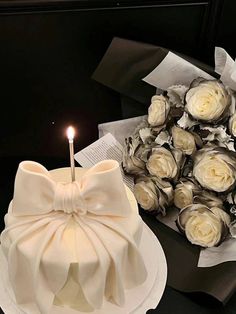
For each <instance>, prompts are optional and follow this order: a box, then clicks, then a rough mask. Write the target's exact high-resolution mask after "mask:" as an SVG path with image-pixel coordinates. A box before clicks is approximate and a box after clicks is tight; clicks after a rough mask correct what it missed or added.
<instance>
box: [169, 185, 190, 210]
mask: <svg viewBox="0 0 236 314" xmlns="http://www.w3.org/2000/svg"><path fill="white" fill-rule="evenodd" d="M192 203H193V187H192V185H191V184H190V183H188V182H183V183H182V182H181V183H179V184H177V185H176V188H175V190H174V204H175V206H176V207H178V208H179V209H182V208H184V207H186V206H188V205H190V204H192Z"/></svg>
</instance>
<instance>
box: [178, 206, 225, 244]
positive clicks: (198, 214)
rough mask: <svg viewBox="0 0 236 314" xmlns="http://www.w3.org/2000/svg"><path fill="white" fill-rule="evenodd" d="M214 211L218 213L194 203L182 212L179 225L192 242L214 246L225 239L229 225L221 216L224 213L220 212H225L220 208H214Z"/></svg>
mask: <svg viewBox="0 0 236 314" xmlns="http://www.w3.org/2000/svg"><path fill="white" fill-rule="evenodd" d="M214 211H215V213H216V214H215V213H214V212H213V210H212V209H211V208H208V207H207V206H204V205H202V204H193V205H190V206H189V207H188V208H187V209H183V210H182V211H181V212H180V214H179V217H178V219H177V225H178V227H179V228H180V230H181V231H183V232H184V233H185V235H186V237H187V239H188V240H189V241H190V242H191V243H192V244H196V245H200V246H202V247H212V246H216V245H218V244H220V242H221V241H222V240H223V236H225V235H226V232H228V227H227V225H226V224H225V223H224V221H223V220H222V218H221V214H222V217H223V216H224V213H221V214H219V213H220V212H223V210H222V209H220V208H217V209H216V208H214ZM225 214H226V213H225ZM226 215H227V214H226Z"/></svg>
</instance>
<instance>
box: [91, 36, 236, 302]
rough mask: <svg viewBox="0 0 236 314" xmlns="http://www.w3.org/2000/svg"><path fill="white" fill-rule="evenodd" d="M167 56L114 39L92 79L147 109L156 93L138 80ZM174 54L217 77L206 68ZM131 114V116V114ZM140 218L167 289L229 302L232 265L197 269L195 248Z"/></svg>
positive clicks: (234, 280)
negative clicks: (152, 238)
mask: <svg viewBox="0 0 236 314" xmlns="http://www.w3.org/2000/svg"><path fill="white" fill-rule="evenodd" d="M167 53H168V50H167V49H165V48H162V47H157V46H153V45H149V44H145V43H139V42H135V41H131V40H127V39H121V38H114V39H113V41H112V43H111V45H110V46H109V48H108V50H107V52H106V53H105V55H104V57H103V59H102V60H101V62H100V64H99V65H98V67H97V69H96V70H95V72H94V74H93V76H92V78H93V79H95V80H96V81H97V82H99V83H101V84H103V85H105V86H107V87H109V88H111V89H113V90H115V91H116V92H118V93H120V94H121V96H122V97H124V96H125V97H128V98H130V99H133V100H134V101H137V102H138V103H142V104H144V105H146V106H147V105H148V104H149V103H150V98H151V96H153V95H154V94H155V93H156V88H155V87H153V86H150V85H148V84H147V83H145V82H144V81H142V78H144V77H145V76H146V75H147V74H149V73H150V72H151V71H152V70H153V69H154V68H155V67H156V66H157V65H158V64H159V63H160V62H161V61H162V60H163V59H164V58H165V56H166V55H167ZM175 53H176V52H175ZM177 54H178V55H179V56H181V57H182V58H184V59H186V60H187V61H190V62H191V63H193V64H194V65H196V66H198V67H199V68H201V69H202V70H204V71H206V72H208V73H209V74H211V75H213V76H215V77H217V75H216V73H214V70H213V69H212V68H211V67H209V66H208V65H205V64H203V63H201V62H199V61H197V60H194V59H191V58H190V57H187V56H183V55H181V54H179V53H177ZM144 107H145V106H144ZM134 108H135V107H134ZM133 113H134V116H135V112H133ZM138 114H139V113H137V115H138ZM141 216H142V218H143V220H144V221H145V222H146V223H147V224H148V226H149V227H150V228H151V229H152V230H153V232H154V233H155V234H156V236H157V237H158V239H159V240H160V242H161V244H162V247H163V249H164V252H165V254H166V258H167V264H168V280H167V283H168V285H169V286H171V287H172V288H174V289H177V290H179V291H182V292H189V293H190V292H201V293H206V294H208V295H210V296H212V297H214V298H216V299H217V300H219V301H220V302H222V303H223V304H225V303H226V302H227V301H228V300H229V299H230V297H231V296H232V294H233V293H234V292H235V291H236V262H226V263H222V264H219V265H216V266H213V267H204V268H199V267H197V263H198V257H199V252H200V250H199V247H197V246H194V245H192V244H190V243H189V242H188V241H187V240H186V239H185V238H184V237H183V236H182V235H180V234H178V233H177V232H175V231H173V230H172V229H170V228H169V227H167V226H165V225H163V224H162V223H160V222H158V221H157V220H156V219H155V217H154V216H150V215H148V214H146V213H145V212H144V211H142V210H141ZM157 263H158V261H157Z"/></svg>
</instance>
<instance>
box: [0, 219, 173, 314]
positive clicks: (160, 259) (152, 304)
mask: <svg viewBox="0 0 236 314" xmlns="http://www.w3.org/2000/svg"><path fill="white" fill-rule="evenodd" d="M140 251H141V254H142V256H143V258H144V261H145V265H146V268H147V271H148V277H147V280H146V281H145V282H144V283H143V284H142V285H140V286H138V287H136V288H134V289H131V290H126V303H125V306H124V307H119V306H117V305H115V304H113V303H110V302H108V301H105V302H104V304H103V308H102V309H101V310H94V311H92V312H89V313H88V314H108V313H109V314H110V313H112V314H144V313H146V311H148V310H149V309H152V308H156V306H157V305H158V303H159V302H160V299H161V297H162V294H163V292H164V289H165V285H166V279H167V264H166V259H165V255H164V252H163V250H162V247H161V245H160V243H159V241H158V239H157V238H156V236H155V235H154V234H153V232H152V231H151V230H150V229H149V228H148V227H147V226H146V225H145V224H144V228H143V235H142V239H141V243H140ZM0 277H1V280H0V306H1V307H2V309H3V311H4V312H5V314H25V312H24V311H22V310H21V309H19V308H18V306H17V305H16V304H15V301H14V296H13V292H12V289H11V286H10V283H9V278H8V272H7V263H6V260H5V257H4V256H3V253H2V250H0ZM81 313H82V312H79V311H76V310H73V309H71V308H68V307H59V306H53V308H52V310H51V312H50V314H81Z"/></svg>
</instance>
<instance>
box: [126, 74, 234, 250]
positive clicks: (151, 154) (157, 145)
mask: <svg viewBox="0 0 236 314" xmlns="http://www.w3.org/2000/svg"><path fill="white" fill-rule="evenodd" d="M235 137H236V111H235V94H234V91H233V90H231V89H230V88H228V87H226V86H224V84H223V83H222V82H221V81H220V80H216V79H215V80H206V79H204V78H201V77H199V78H197V79H195V80H194V81H193V82H192V83H191V84H190V86H188V87H187V86H184V85H175V86H171V87H169V88H168V89H167V90H166V91H165V92H163V94H161V95H154V96H153V97H152V99H151V105H150V106H149V108H148V115H147V118H146V119H144V121H143V122H142V123H141V124H140V125H139V126H138V128H136V130H135V132H134V134H133V135H132V136H130V137H128V138H126V140H125V148H124V154H123V162H122V165H123V169H124V171H125V173H127V174H130V175H132V176H133V177H134V181H135V186H134V194H135V197H136V199H137V201H138V203H139V204H140V206H141V207H142V208H143V209H144V210H146V211H148V212H150V213H152V214H154V215H158V214H162V215H166V213H167V212H168V210H169V208H171V206H175V207H177V208H178V209H179V214H178V218H177V220H176V224H177V226H178V228H179V230H180V231H181V232H182V233H183V234H184V235H185V236H186V238H187V239H188V240H189V241H190V242H191V243H193V244H196V245H199V246H201V247H212V246H218V245H220V243H222V241H223V240H224V239H226V237H228V236H235V231H234V230H235V226H236V224H235V222H234V218H235V216H234V213H235V203H236V190H235V185H236V152H235V142H234V139H235Z"/></svg>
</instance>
